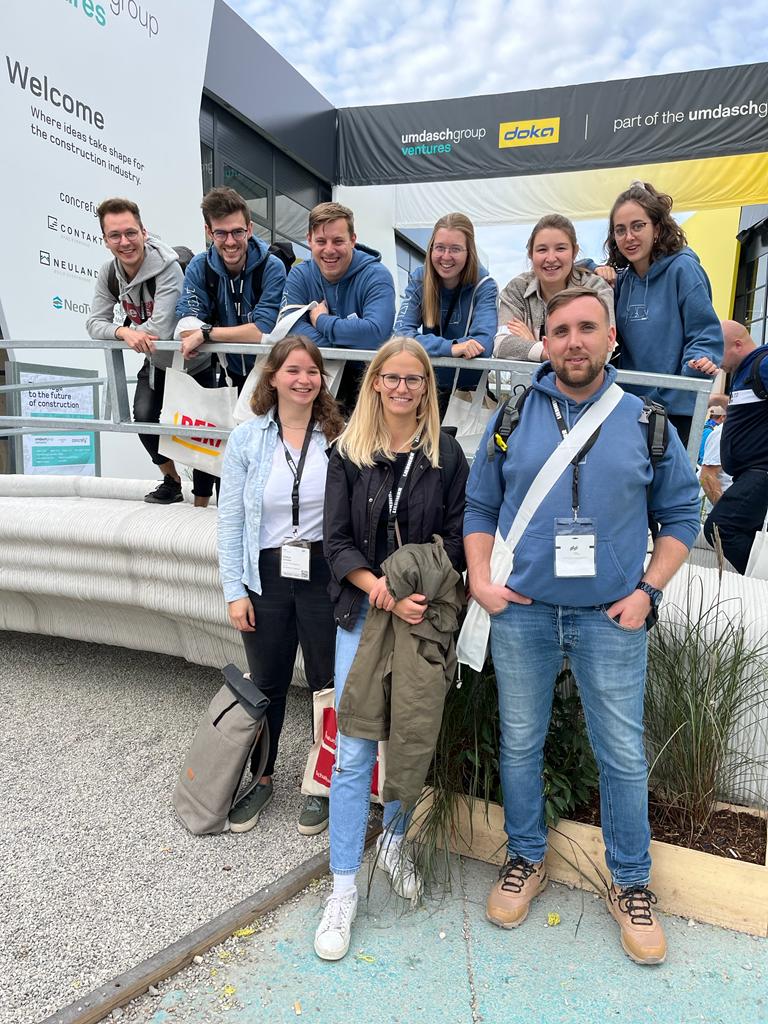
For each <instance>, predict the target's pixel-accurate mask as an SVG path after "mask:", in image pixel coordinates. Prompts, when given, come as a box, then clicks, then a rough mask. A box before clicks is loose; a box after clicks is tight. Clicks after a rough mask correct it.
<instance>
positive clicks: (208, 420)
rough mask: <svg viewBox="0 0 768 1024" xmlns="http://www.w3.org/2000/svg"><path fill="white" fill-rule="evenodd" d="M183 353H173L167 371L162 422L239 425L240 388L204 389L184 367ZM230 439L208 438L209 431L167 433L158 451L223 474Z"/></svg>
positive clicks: (220, 426) (221, 426)
mask: <svg viewBox="0 0 768 1024" xmlns="http://www.w3.org/2000/svg"><path fill="white" fill-rule="evenodd" d="M183 366H184V357H183V356H182V354H181V352H175V353H174V355H173V364H172V366H171V368H170V369H169V370H166V371H165V394H164V395H163V409H162V412H161V413H160V422H161V423H162V424H164V425H165V426H169V427H175V426H180V427H215V428H217V429H219V430H232V428H233V427H234V425H235V421H234V419H233V411H234V408H235V403H236V402H237V388H235V387H233V386H228V387H223V388H204V387H203V386H202V385H201V384H198V383H197V381H196V380H194V379H193V378H192V377H190V376H189V374H187V373H185V372H184V370H183ZM226 445H227V442H226V441H225V440H224V438H221V437H206V436H205V431H204V430H201V432H200V434H199V435H195V436H193V437H190V436H186V437H181V436H179V435H177V434H164V435H162V436H161V438H160V444H159V446H158V450H159V452H160V454H161V455H165V456H166V458H169V459H173V461H174V462H180V463H181V464H182V465H183V466H191V467H192V468H193V469H201V470H202V471H203V472H205V473H210V474H211V475H212V476H221V464H222V462H223V461H224V458H223V457H224V449H225V448H226Z"/></svg>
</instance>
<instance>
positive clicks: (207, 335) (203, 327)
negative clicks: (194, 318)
mask: <svg viewBox="0 0 768 1024" xmlns="http://www.w3.org/2000/svg"><path fill="white" fill-rule="evenodd" d="M212 330H213V324H200V333H201V334H202V336H203V341H204V342H206V343H207V342H209V341H210V340H211V331H212Z"/></svg>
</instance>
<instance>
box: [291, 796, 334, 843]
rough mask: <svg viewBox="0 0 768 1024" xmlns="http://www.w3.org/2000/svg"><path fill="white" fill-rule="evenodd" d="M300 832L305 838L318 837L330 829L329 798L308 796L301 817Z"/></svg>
mask: <svg viewBox="0 0 768 1024" xmlns="http://www.w3.org/2000/svg"><path fill="white" fill-rule="evenodd" d="M298 827H299V832H300V834H301V835H303V836H316V835H317V834H318V832H323V831H325V829H327V828H328V797H327V796H308V797H307V798H306V800H305V801H304V806H303V807H302V809H301V814H300V815H299V826H298Z"/></svg>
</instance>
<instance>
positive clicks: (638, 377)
mask: <svg viewBox="0 0 768 1024" xmlns="http://www.w3.org/2000/svg"><path fill="white" fill-rule="evenodd" d="M3 345H4V347H5V348H6V349H13V350H24V349H56V350H58V351H62V350H66V351H70V350H85V351H91V352H92V351H103V352H104V359H105V362H106V377H88V378H84V379H82V380H79V379H74V378H71V377H69V378H66V379H62V380H60V381H46V382H45V383H40V382H37V383H35V384H6V385H5V386H3V387H0V394H3V393H13V392H19V391H25V390H27V391H29V390H36V391H40V390H43V389H45V388H55V387H68V388H71V387H78V386H86V385H87V386H93V385H94V384H96V385H106V389H107V390H106V400H105V402H104V409H105V412H104V416H103V418H100V419H92V420H82V419H74V418H73V419H67V418H64V417H59V416H57V417H55V418H54V417H50V418H49V417H45V416H34V417H31V416H26V417H25V416H0V436H12V435H17V434H24V433H35V434H44V433H61V432H62V431H70V430H71V431H76V432H78V433H86V432H87V433H92V432H108V433H123V434H175V435H177V436H182V437H186V436H189V437H191V436H193V435H194V436H196V435H199V434H200V427H199V426H197V427H182V426H163V425H161V424H159V423H136V422H134V421H133V420H132V419H131V407H130V400H129V396H128V385H129V384H130V383H133V381H134V380H135V378H128V377H127V376H126V372H125V360H124V358H123V353H124V352H125V351H131V350H130V349H129V346H128V345H126V344H125V342H123V341H99V342H96V341H88V340H83V341H51V340H50V339H48V340H46V341H11V340H8V341H5V340H4V341H3ZM155 347H156V349H157V350H158V351H161V352H176V351H178V347H179V343H178V342H177V341H158V342H155ZM270 348H271V346H269V345H247V344H242V343H240V344H229V345H224V344H220V343H217V342H210V343H209V344H208V345H207V346H206V350H207V351H209V352H211V353H212V354H213V353H221V354H222V355H241V354H243V353H244V354H246V355H262V354H265V353H267V352H269V350H270ZM375 354H376V353H375V351H358V350H357V349H347V348H333V349H331V348H328V349H323V355H324V357H325V358H326V359H331V360H334V361H340V360H344V361H346V360H351V361H353V362H357V363H361V362H370V360H371V359H373V357H374V355H375ZM431 361H432V364H433V365H434V366H448V367H453V369H457V370H481V371H482V370H493V371H494V372H495V375H496V376H497V384H498V386H499V391H500V394H499V396H498V397H501V396H502V395H504V394H505V393H506V392H505V387H504V382H505V378H507V377H511V376H515V377H526V378H528V379H530V377H531V375H532V374H533V372H534V371H535V370H536V368H537V366H538V365H540V364H538V363H530V362H523V361H517V360H512V359H473V360H471V361H468V360H466V359H455V358H453V357H451V356H446V357H440V358H435V359H432V360H431ZM618 382H619V383H620V384H632V385H642V386H644V387H653V388H668V389H676V390H678V391H693V392H695V394H696V402H695V406H694V412H693V421H692V424H691V433H690V437H689V440H688V457H689V458H690V460H691V465H693V466H695V465H696V461H697V457H698V452H699V445H700V441H701V434H702V430H703V428H704V422H705V420H706V415H707V405H708V403H709V396H710V394H711V391H712V381H711V379H703V378H698V377H678V376H675V375H672V374H662V373H636V372H634V371H630V370H619V371H618ZM99 405H101V403H99ZM107 417H109V418H107ZM229 433H230V431H229V430H222V429H219V428H214V427H206V428H205V435H206V437H211V438H218V437H221V438H226V437H228V436H229Z"/></svg>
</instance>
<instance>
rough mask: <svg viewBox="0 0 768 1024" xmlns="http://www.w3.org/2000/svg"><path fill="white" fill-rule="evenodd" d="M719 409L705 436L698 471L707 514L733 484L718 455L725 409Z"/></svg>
mask: <svg viewBox="0 0 768 1024" xmlns="http://www.w3.org/2000/svg"><path fill="white" fill-rule="evenodd" d="M716 408H718V409H719V415H718V416H717V421H716V423H715V426H714V427H713V429H712V430H710V431H709V433H708V434H707V439H706V442H705V443H704V452H703V454H702V456H701V469H700V470H699V483H700V484H701V489H702V491H703V492H704V496H705V498H706V505H705V506H704V508H705V511H706V512H707V514H709V513H710V512H711V511H712V508H713V507H714V506H715V505H716V504H717V503H718V501H720V499H721V498H722V496H723V493H724V492H725V491H727V490H728V488H729V487H730V486H731V484H732V483H733V480H732V479H731V477H730V476H729V475H728V474H727V473H726V472H725V470H724V469H723V460H722V456H721V455H720V440H721V438H722V435H723V422H724V421H725V409H721V408H719V407H716Z"/></svg>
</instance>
